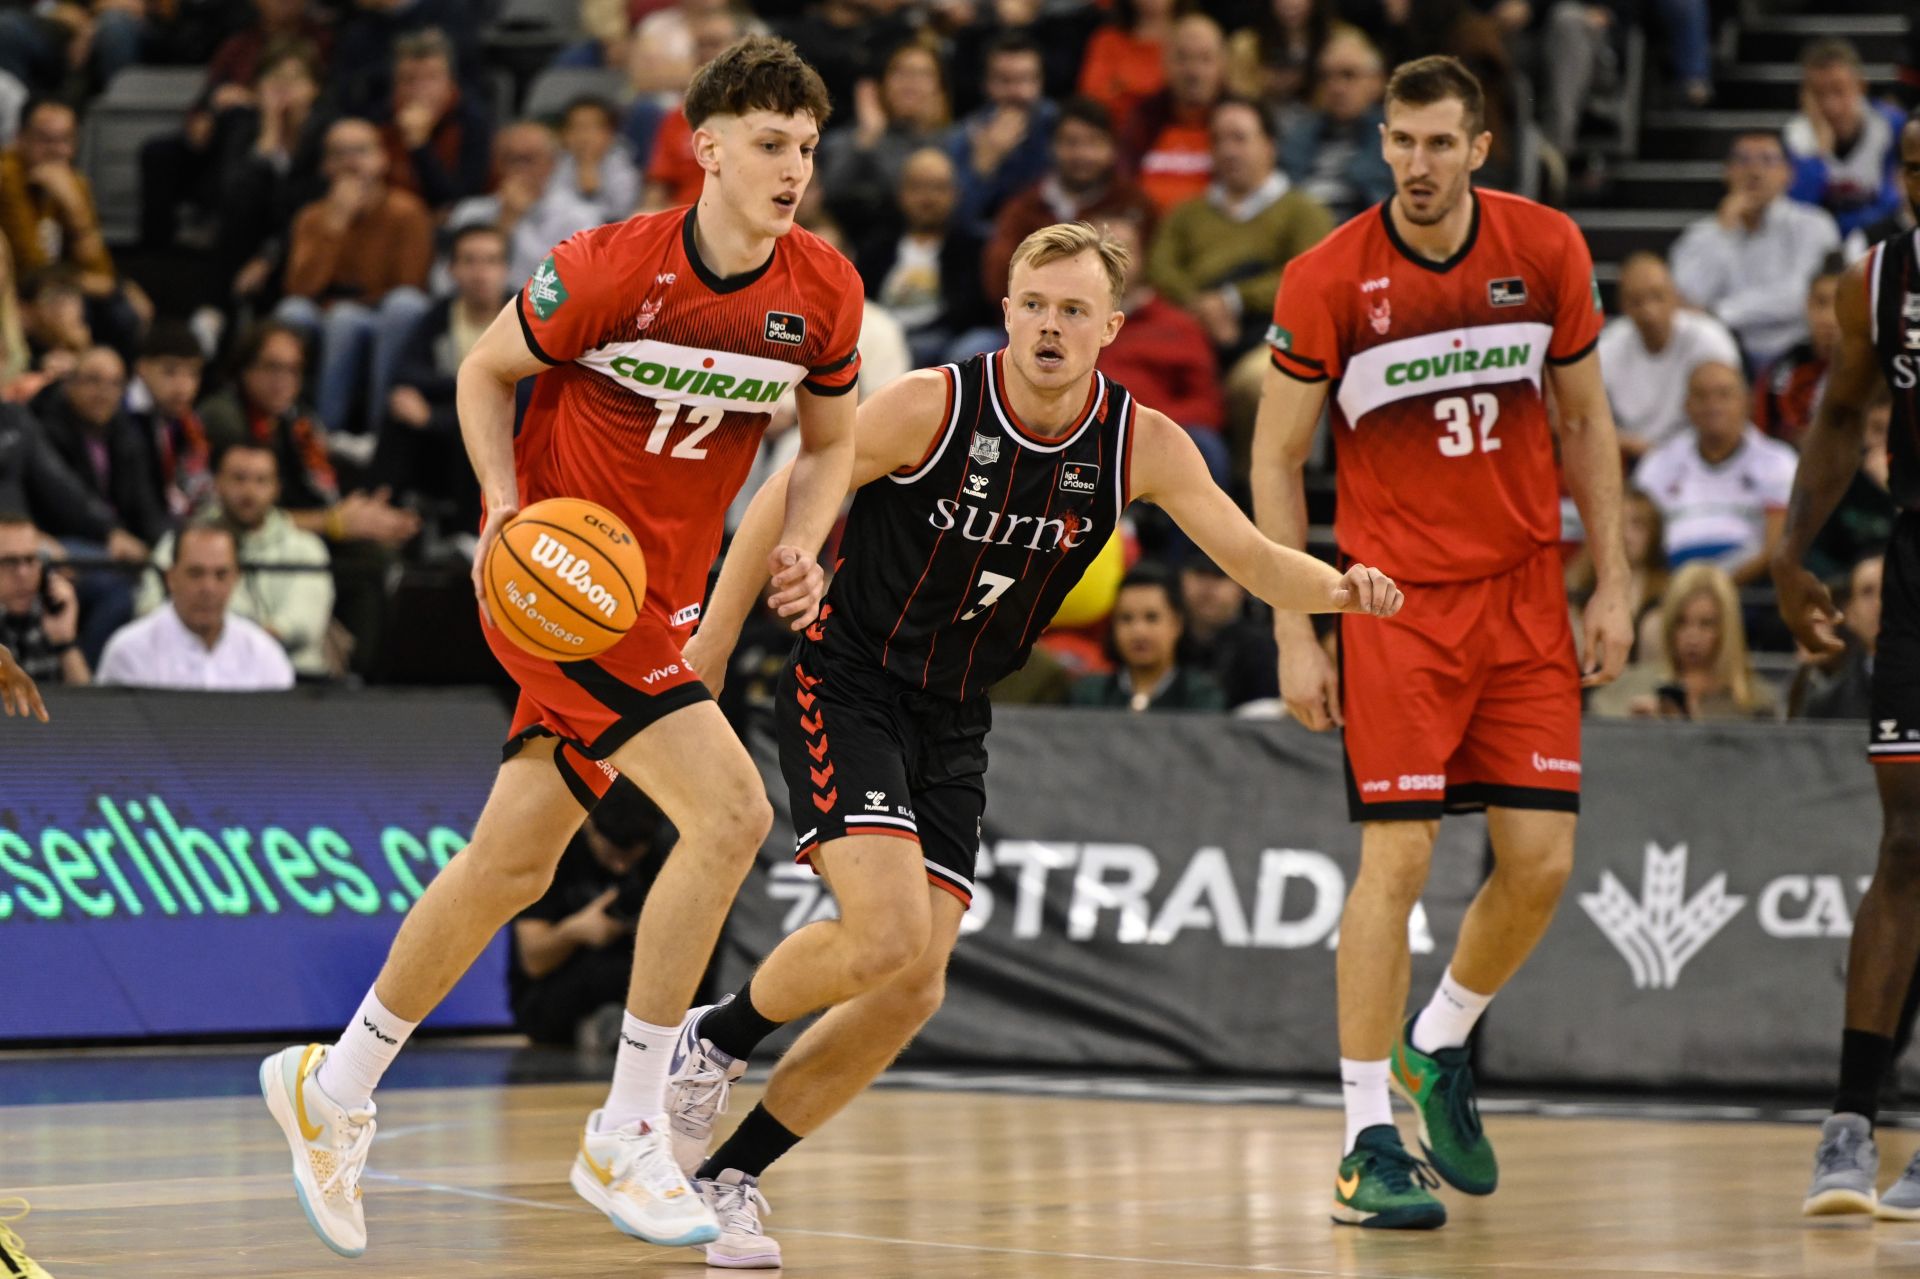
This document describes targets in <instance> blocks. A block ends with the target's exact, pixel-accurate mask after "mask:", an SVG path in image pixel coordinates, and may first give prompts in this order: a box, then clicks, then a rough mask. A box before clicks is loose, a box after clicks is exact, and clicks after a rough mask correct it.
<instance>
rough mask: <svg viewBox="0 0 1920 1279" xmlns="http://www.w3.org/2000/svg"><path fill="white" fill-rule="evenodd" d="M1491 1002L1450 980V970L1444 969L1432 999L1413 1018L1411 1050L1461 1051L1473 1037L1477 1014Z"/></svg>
mask: <svg viewBox="0 0 1920 1279" xmlns="http://www.w3.org/2000/svg"><path fill="white" fill-rule="evenodd" d="M1492 1002H1493V996H1492V995H1482V994H1479V993H1477V992H1475V991H1471V990H1468V989H1467V988H1466V987H1465V986H1462V985H1461V984H1460V983H1459V982H1457V981H1455V980H1454V979H1453V969H1451V968H1449V969H1447V973H1446V976H1444V977H1442V978H1441V979H1440V986H1439V988H1438V989H1437V990H1435V991H1434V992H1433V999H1432V1000H1431V1001H1430V1002H1429V1003H1428V1004H1427V1006H1426V1007H1425V1008H1423V1009H1421V1010H1420V1015H1419V1016H1418V1017H1416V1018H1414V1022H1413V1046H1414V1047H1415V1048H1417V1049H1419V1050H1420V1051H1421V1052H1423V1053H1433V1052H1439V1051H1440V1050H1441V1049H1442V1048H1458V1047H1460V1046H1461V1045H1462V1044H1464V1043H1466V1042H1467V1036H1469V1035H1471V1034H1472V1033H1473V1025H1474V1023H1475V1022H1477V1021H1479V1020H1480V1014H1481V1013H1483V1012H1485V1011H1487V1005H1488V1004H1490V1003H1492Z"/></svg>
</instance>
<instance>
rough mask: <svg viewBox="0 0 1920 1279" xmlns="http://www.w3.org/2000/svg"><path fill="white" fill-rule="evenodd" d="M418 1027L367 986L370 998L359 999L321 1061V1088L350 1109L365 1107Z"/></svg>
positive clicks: (417, 1024) (318, 1078) (415, 1022)
mask: <svg viewBox="0 0 1920 1279" xmlns="http://www.w3.org/2000/svg"><path fill="white" fill-rule="evenodd" d="M419 1027H420V1023H419V1022H417V1021H406V1020H404V1019H402V1018H400V1017H397V1016H395V1015H394V1014H393V1013H391V1012H389V1011H388V1010H387V1006H386V1005H385V1004H383V1003H381V1002H380V996H378V995H376V994H374V993H373V988H372V987H368V988H367V997H366V998H365V999H363V1000H361V1001H360V1011H359V1012H357V1013H355V1014H354V1015H353V1020H352V1021H350V1022H348V1023H347V1028H346V1030H344V1031H342V1032H341V1035H340V1042H339V1043H337V1044H335V1045H334V1046H333V1047H332V1048H330V1049H328V1050H327V1058H326V1060H325V1061H323V1062H321V1063H320V1071H319V1075H318V1077H317V1082H318V1083H319V1085H320V1091H321V1092H324V1093H325V1094H327V1096H329V1097H331V1098H333V1099H334V1100H335V1101H337V1102H339V1103H340V1104H341V1105H342V1106H345V1107H346V1108H347V1109H348V1110H358V1109H360V1108H361V1107H363V1106H365V1105H366V1104H367V1103H368V1102H369V1101H372V1100H373V1090H374V1089H375V1088H377V1087H379V1086H380V1076H382V1075H384V1074H386V1073H387V1067H388V1066H391V1065H392V1064H393V1059H394V1058H395V1057H398V1056H399V1055H400V1050H401V1049H402V1048H404V1047H405V1046H406V1043H407V1038H408V1036H410V1035H412V1034H413V1032H414V1031H415V1030H418V1029H419Z"/></svg>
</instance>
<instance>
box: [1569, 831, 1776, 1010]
mask: <svg viewBox="0 0 1920 1279" xmlns="http://www.w3.org/2000/svg"><path fill="white" fill-rule="evenodd" d="M1686 889H1687V846H1686V845H1685V844H1676V845H1674V848H1673V851H1672V852H1666V851H1664V850H1662V849H1661V847H1660V846H1659V845H1658V844H1652V843H1650V844H1648V845H1647V861H1646V869H1645V870H1644V871H1643V872H1642V873H1641V881H1640V900H1638V901H1635V900H1634V899H1633V897H1632V895H1631V894H1629V893H1628V892H1627V889H1626V886H1625V885H1624V884H1622V883H1621V882H1620V881H1619V880H1618V879H1616V878H1615V877H1614V874H1613V872H1612V871H1604V872H1602V873H1601V876H1600V891H1599V892H1597V893H1582V894H1580V908H1581V909H1582V910H1584V911H1586V912H1587V915H1588V917H1589V918H1591V919H1592V920H1593V922H1594V923H1595V924H1598V925H1599V926H1600V931H1601V932H1603V933H1605V934H1606V935H1607V940H1608V941H1610V942H1612V943H1613V948H1614V949H1615V950H1617V951H1619V952H1620V953H1621V954H1622V955H1624V956H1625V957H1626V960H1627V967H1628V968H1631V969H1632V970H1633V984H1634V986H1635V987H1636V988H1638V989H1640V990H1648V989H1652V990H1672V989H1673V988H1674V987H1675V986H1676V985H1678V984H1679V982H1680V970H1681V969H1683V968H1685V967H1686V966H1687V961H1688V960H1690V959H1692V958H1693V957H1694V956H1695V955H1697V954H1699V953H1700V948H1701V947H1702V946H1705V945H1706V944H1707V943H1708V942H1710V941H1712V940H1713V939H1714V937H1715V936H1716V935H1717V934H1718V933H1719V932H1720V930H1721V929H1722V928H1725V927H1726V926H1727V924H1728V922H1729V921H1730V920H1732V919H1733V917H1734V916H1735V915H1738V914H1739V913H1740V911H1741V909H1742V908H1743V907H1744V906H1746V904H1747V899H1746V898H1744V897H1737V896H1734V895H1732V894H1730V893H1728V892H1727V876H1726V872H1724V871H1722V872H1721V873H1720V874H1718V875H1715V876H1714V877H1713V878H1712V879H1710V880H1708V881H1707V883H1706V886H1705V887H1703V888H1702V889H1701V890H1700V891H1699V892H1697V893H1695V894H1694V895H1693V896H1692V897H1687V896H1686Z"/></svg>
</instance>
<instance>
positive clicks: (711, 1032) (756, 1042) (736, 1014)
mask: <svg viewBox="0 0 1920 1279" xmlns="http://www.w3.org/2000/svg"><path fill="white" fill-rule="evenodd" d="M778 1029H780V1023H779V1022H777V1021H768V1020H767V1019H766V1018H765V1017H762V1016H761V1015H760V1014H759V1012H757V1011H756V1010H755V1009H754V1006H753V978H751V977H749V978H747V984H746V985H744V986H742V987H741V988H740V993H739V994H737V995H735V996H734V997H733V998H732V999H730V1000H728V1001H727V1002H726V1003H724V1004H721V1005H720V1006H719V1007H718V1008H716V1009H714V1010H713V1011H712V1012H710V1013H708V1014H707V1015H706V1016H704V1017H702V1018H701V1019H700V1028H699V1031H698V1032H697V1033H698V1034H699V1036H700V1037H701V1038H702V1039H705V1040H708V1041H710V1042H711V1043H712V1044H713V1046H714V1047H715V1048H718V1049H719V1050H720V1051H721V1052H723V1053H725V1054H727V1056H729V1057H732V1058H734V1059H735V1060H737V1061H745V1060H746V1059H747V1058H749V1057H751V1056H752V1055H753V1050H754V1049H756V1048H758V1047H759V1046H760V1041H761V1040H763V1039H765V1038H766V1037H767V1036H768V1035H771V1034H772V1033H773V1032H774V1031H776V1030H778Z"/></svg>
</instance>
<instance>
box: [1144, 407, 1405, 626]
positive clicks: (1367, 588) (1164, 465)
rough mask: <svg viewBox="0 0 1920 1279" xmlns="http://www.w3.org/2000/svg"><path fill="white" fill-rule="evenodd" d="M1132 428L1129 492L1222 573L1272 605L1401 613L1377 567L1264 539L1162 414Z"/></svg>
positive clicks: (1395, 592) (1396, 594) (1395, 591)
mask: <svg viewBox="0 0 1920 1279" xmlns="http://www.w3.org/2000/svg"><path fill="white" fill-rule="evenodd" d="M1133 431H1134V434H1133V470H1132V473H1133V487H1134V494H1133V495H1134V496H1135V497H1139V498H1143V499H1145V500H1146V501H1149V502H1152V503H1154V504H1155V505H1157V506H1159V507H1160V508H1161V509H1162V510H1164V511H1166V513H1167V514H1169V515H1171V516H1172V517H1173V520H1174V523H1176V524H1178V525H1179V526H1180V528H1181V529H1182V530H1183V531H1184V532H1185V533H1186V535H1187V536H1188V537H1190V538H1192V539H1193V541H1194V544H1195V545H1196V546H1198V547H1199V548H1200V549H1201V550H1203V551H1205V552H1206V553H1207V554H1208V555H1209V556H1211V557H1212V558H1213V561H1214V562H1215V563H1216V564H1218V565H1219V566H1220V567H1221V568H1223V569H1225V570H1226V571H1227V576H1229V577H1231V578H1233V580H1234V581H1236V582H1238V583H1240V585H1242V586H1244V587H1246V588H1247V589H1248V590H1249V591H1252V592H1253V593H1254V594H1255V595H1258V596H1259V597H1260V598H1261V599H1263V600H1265V601H1266V602H1267V603H1269V604H1271V605H1272V606H1273V607H1274V608H1275V609H1280V610H1285V611H1287V612H1293V613H1368V614H1372V615H1373V616H1376V617H1392V616H1393V615H1394V614H1395V613H1397V612H1399V611H1400V603H1401V597H1400V591H1399V588H1398V587H1396V586H1395V585H1394V584H1393V582H1392V581H1391V580H1390V579H1389V578H1387V577H1386V576H1385V575H1384V574H1382V573H1381V572H1380V571H1379V570H1377V569H1372V568H1368V567H1366V566H1364V565H1358V564H1356V565H1355V566H1354V567H1353V568H1352V569H1351V570H1349V571H1348V572H1346V573H1341V572H1340V571H1339V570H1338V569H1336V568H1334V567H1333V566H1332V565H1330V564H1323V563H1321V562H1320V561H1319V560H1317V559H1315V558H1314V557H1313V556H1311V555H1308V554H1307V553H1306V552H1305V551H1299V550H1295V549H1294V548H1293V547H1290V546H1282V545H1280V544H1279V543H1278V542H1275V541H1271V540H1269V539H1268V538H1267V536H1266V535H1265V534H1263V533H1262V532H1261V531H1260V530H1259V529H1257V528H1255V527H1254V525H1253V521H1252V520H1249V519H1248V518H1247V517H1246V515H1245V513H1244V512H1242V511H1241V510H1240V508H1239V507H1237V506H1235V505H1234V504H1233V499H1232V498H1230V497H1228V496H1227V495H1226V494H1225V493H1223V492H1221V491H1220V487H1219V486H1218V485H1217V484H1215V483H1214V482H1213V477H1212V476H1211V475H1209V474H1207V464H1206V462H1204V461H1203V460H1202V459H1201V457H1200V450H1199V449H1198V448H1196V447H1194V443H1193V441H1192V440H1190V439H1188V438H1187V433H1186V432H1185V431H1183V430H1181V429H1180V428H1179V427H1178V426H1176V425H1174V423H1173V421H1172V419H1170V418H1169V417H1167V415H1166V414H1164V413H1159V412H1156V411H1154V410H1153V409H1145V408H1143V409H1141V410H1140V411H1139V414H1138V416H1137V417H1136V418H1135V420H1134V428H1133Z"/></svg>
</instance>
